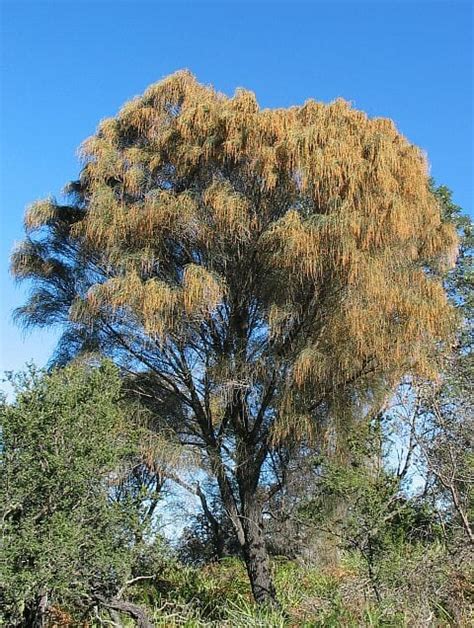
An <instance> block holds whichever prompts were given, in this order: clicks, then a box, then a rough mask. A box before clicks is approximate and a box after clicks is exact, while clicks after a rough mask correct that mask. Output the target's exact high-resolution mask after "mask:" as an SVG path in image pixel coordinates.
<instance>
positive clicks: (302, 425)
mask: <svg viewBox="0 0 474 628" xmlns="http://www.w3.org/2000/svg"><path fill="white" fill-rule="evenodd" d="M82 158H83V167H82V171H81V174H80V178H79V180H78V181H75V182H73V183H72V184H70V185H69V187H68V188H67V189H68V194H69V196H68V199H69V204H59V203H58V202H56V201H54V200H51V199H50V200H46V201H41V202H37V203H35V204H33V205H32V206H31V207H30V208H29V210H28V212H27V214H26V220H25V224H26V231H27V235H26V239H25V240H24V241H23V242H22V243H21V244H20V245H19V246H18V248H17V249H16V251H15V252H14V253H13V260H12V266H13V273H14V275H15V276H16V277H17V278H18V279H30V280H32V293H31V297H30V299H29V301H28V302H27V303H26V305H25V306H24V307H23V308H21V310H20V311H19V315H20V317H21V318H22V319H23V321H24V322H25V323H26V324H34V325H37V324H39V325H50V324H53V323H54V324H60V325H63V326H64V335H63V336H62V340H61V342H60V345H59V348H58V354H57V358H58V360H59V361H60V362H61V361H62V362H65V361H68V360H70V359H71V358H73V357H74V356H75V355H76V354H78V353H80V352H84V351H97V352H100V353H102V354H106V355H108V356H110V357H112V358H113V359H114V360H115V361H116V363H118V364H119V365H121V367H122V368H123V369H124V371H127V372H131V373H132V374H135V380H136V389H140V390H141V391H142V393H143V398H144V399H146V400H147V402H148V404H149V405H150V407H152V408H153V409H154V412H155V416H156V424H157V426H158V427H166V428H167V429H168V431H169V432H170V433H173V434H174V436H175V437H176V438H179V440H180V441H181V442H182V443H184V444H186V445H188V446H190V447H192V448H194V449H195V450H196V451H199V452H200V461H201V466H202V468H203V469H205V470H206V471H207V472H208V473H209V475H210V477H212V478H213V479H214V481H215V484H216V486H217V487H218V490H219V493H220V497H221V499H222V503H223V506H224V508H225V510H226V512H227V513H228V515H229V516H230V518H231V520H232V523H233V526H234V527H235V531H236V536H237V537H238V542H239V544H240V546H241V548H242V555H243V557H244V560H245V563H246V566H247V570H248V575H249V578H250V582H251V585H252V590H253V593H254V596H255V599H256V600H257V602H269V603H272V602H273V601H274V596H275V593H274V587H273V584H272V579H271V573H270V567H269V560H268V554H267V550H266V547H265V539H264V530H263V528H264V518H263V517H262V505H263V503H264V501H265V498H266V496H267V495H269V494H271V492H272V490H273V489H274V486H275V485H277V484H278V481H279V478H278V477H275V473H273V472H272V469H274V466H273V462H274V461H275V460H276V459H277V458H278V456H280V460H284V459H285V455H286V457H287V458H288V455H289V454H288V452H291V448H292V447H294V446H296V444H297V443H301V442H302V441H304V442H308V440H310V439H313V442H314V439H318V438H320V439H323V438H325V434H328V431H330V432H331V433H332V434H334V432H341V430H342V431H343V428H344V424H345V421H347V420H349V419H348V418H349V417H350V416H354V412H359V413H360V412H362V413H368V412H370V409H371V408H373V407H374V406H375V405H376V404H378V403H379V402H380V399H381V398H382V397H383V396H384V395H386V394H387V391H389V390H390V389H391V387H393V386H394V385H395V384H396V382H397V381H398V380H399V378H400V376H401V375H406V374H407V373H422V374H425V375H426V374H428V375H429V374H430V373H431V372H432V371H433V359H432V358H433V351H434V349H435V347H436V346H437V345H438V344H439V343H440V342H442V340H443V339H444V338H445V337H446V336H447V334H448V332H449V329H450V325H451V318H452V315H451V311H450V308H449V306H448V304H447V300H446V296H445V293H444V291H443V288H442V284H441V281H440V278H439V276H438V273H437V271H436V268H441V267H442V266H443V265H446V264H449V263H450V260H451V259H452V257H453V255H455V249H456V236H455V232H454V229H453V228H452V227H451V226H450V225H449V224H445V223H443V221H442V220H441V215H440V208H439V205H438V202H437V200H436V198H435V197H434V196H433V194H432V192H431V191H430V189H429V181H428V175H427V164H426V161H425V158H424V157H423V155H422V153H421V152H420V150H419V149H418V148H416V147H415V146H413V145H411V144H410V143H409V142H408V141H407V140H406V139H405V138H404V137H403V136H402V135H400V133H398V132H397V130H396V128H395V126H394V125H393V123H392V122H391V121H390V120H387V119H380V118H378V119H369V118H368V117H367V116H366V115H365V114H364V113H362V112H360V111H357V110H354V109H352V108H351V106H350V105H349V104H348V103H346V102H344V101H343V100H336V101H335V102H332V103H331V104H329V105H325V104H322V103H318V102H315V101H313V100H309V101H307V102H306V103H305V104H304V105H303V106H295V107H290V108H288V109H273V110H272V109H260V108H259V106H258V104H257V102H256V99H255V96H254V95H253V93H251V92H249V91H245V90H243V89H239V90H237V91H236V93H235V95H234V96H233V97H232V98H229V97H227V96H225V95H223V94H220V93H218V92H216V91H215V90H214V89H212V88H210V87H208V86H203V85H201V84H199V83H198V82H197V81H196V80H195V78H194V77H193V76H192V75H191V74H190V73H188V72H185V71H183V72H178V73H177V74H174V75H172V76H170V77H168V78H166V79H165V80H163V81H161V82H159V83H157V84H155V85H152V86H151V87H150V88H148V89H147V91H146V92H145V93H144V94H143V96H141V97H138V98H135V99H134V100H132V101H130V102H128V103H127V104H126V105H125V106H124V107H123V109H122V110H121V111H120V112H119V114H118V115H117V116H116V117H115V118H111V119H107V120H104V121H103V122H102V123H101V124H100V125H99V128H98V130H97V133H96V134H95V135H94V136H93V137H91V138H90V139H88V140H87V141H86V142H85V143H84V145H83V147H82ZM433 269H435V270H433ZM280 468H281V467H280ZM211 517H212V514H211ZM216 523H217V522H216Z"/></svg>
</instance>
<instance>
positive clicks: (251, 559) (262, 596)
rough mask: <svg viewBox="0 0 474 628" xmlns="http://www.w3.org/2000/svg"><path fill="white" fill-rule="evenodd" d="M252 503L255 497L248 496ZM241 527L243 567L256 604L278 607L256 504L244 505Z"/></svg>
mask: <svg viewBox="0 0 474 628" xmlns="http://www.w3.org/2000/svg"><path fill="white" fill-rule="evenodd" d="M250 499H251V500H252V502H254V501H255V496H250ZM243 511H244V515H243V517H242V527H243V530H244V537H245V541H244V544H243V547H242V552H243V555H244V560H245V565H246V567H247V573H248V576H249V580H250V584H251V587H252V593H253V597H254V598H255V601H256V602H257V604H265V605H267V606H271V607H278V602H277V599H276V591H275V587H274V585H273V580H272V574H271V569H270V559H269V556H268V551H267V547H266V544H265V537H264V534H263V528H262V514H261V509H260V506H259V505H258V504H255V503H251V504H248V503H247V504H244V508H243Z"/></svg>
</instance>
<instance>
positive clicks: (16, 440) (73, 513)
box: [0, 363, 160, 626]
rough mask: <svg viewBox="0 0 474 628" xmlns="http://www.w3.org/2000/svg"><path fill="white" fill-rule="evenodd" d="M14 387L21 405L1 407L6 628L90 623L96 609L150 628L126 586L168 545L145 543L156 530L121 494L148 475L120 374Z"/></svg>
mask: <svg viewBox="0 0 474 628" xmlns="http://www.w3.org/2000/svg"><path fill="white" fill-rule="evenodd" d="M11 380H12V382H13V384H14V386H15V392H16V399H15V401H14V402H13V403H6V402H5V401H4V402H3V403H2V405H1V407H0V426H1V441H0V442H1V446H0V451H1V457H0V509H1V521H2V526H1V533H2V540H1V548H2V561H1V566H0V599H1V602H2V604H1V608H2V613H1V615H2V616H3V619H4V621H5V622H6V624H8V625H9V626H44V625H49V623H50V622H48V619H49V620H51V621H52V622H53V623H54V617H55V616H56V619H57V620H58V619H59V618H60V616H62V618H63V620H65V619H66V618H67V617H68V615H69V617H71V615H72V616H75V617H76V618H78V617H81V616H82V617H83V618H84V620H85V619H86V618H88V617H91V616H92V612H93V608H94V607H97V608H100V609H103V610H105V609H108V610H109V611H110V612H112V613H113V612H114V611H117V612H120V611H121V612H125V613H127V614H129V615H132V616H133V617H134V618H135V619H136V620H137V622H138V623H137V625H139V626H151V624H150V622H148V621H147V620H146V615H145V613H144V611H142V609H141V608H139V607H137V606H136V605H134V604H133V603H130V602H128V601H126V600H125V599H123V597H122V596H123V594H124V593H125V591H126V588H127V585H128V584H130V583H133V582H135V581H138V580H141V579H142V578H143V577H144V576H146V577H151V575H150V573H149V572H146V571H145V572H143V571H142V568H143V566H144V563H145V560H148V561H150V560H151V558H152V556H153V553H154V552H156V550H157V549H158V548H159V547H160V545H159V543H156V544H153V543H152V544H150V543H148V544H147V543H145V542H144V541H143V540H142V536H143V534H147V535H148V538H149V539H150V538H153V537H152V536H151V535H152V534H153V525H152V521H150V520H146V521H145V520H144V519H143V517H141V516H140V514H141V513H140V509H139V508H137V507H136V501H135V500H134V499H132V498H133V492H132V493H130V491H129V492H128V494H124V490H123V485H124V484H126V482H127V478H128V476H129V474H130V473H131V472H132V470H133V469H135V468H137V467H139V466H140V464H139V460H140V444H139V442H137V439H135V438H134V437H133V431H132V430H131V429H130V428H131V425H130V424H129V423H128V422H127V420H126V408H125V407H124V406H123V404H122V402H121V396H122V394H121V392H120V390H121V381H120V378H119V377H118V372H117V369H116V367H114V366H113V365H111V364H106V363H104V364H103V365H101V366H100V367H97V368H84V367H81V366H77V365H75V366H70V367H67V368H66V369H63V370H62V371H57V372H52V373H51V374H45V373H42V372H38V371H35V370H30V371H29V372H26V373H23V374H20V375H18V376H12V378H11ZM127 414H128V416H127V419H129V416H130V408H129V409H128V412H127ZM118 492H120V493H121V499H117V493H118ZM148 496H149V494H147V493H142V495H141V501H142V502H147V497H148ZM137 570H138V571H137ZM71 621H72V619H71ZM75 625H80V624H79V622H77V623H75Z"/></svg>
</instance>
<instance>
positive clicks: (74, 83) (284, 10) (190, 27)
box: [0, 0, 473, 371]
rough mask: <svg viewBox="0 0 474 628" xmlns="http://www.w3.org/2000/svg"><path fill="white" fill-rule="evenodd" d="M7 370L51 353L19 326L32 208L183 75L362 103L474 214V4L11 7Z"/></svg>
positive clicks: (50, 341)
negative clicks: (98, 132) (129, 110)
mask: <svg viewBox="0 0 474 628" xmlns="http://www.w3.org/2000/svg"><path fill="white" fill-rule="evenodd" d="M1 11H2V14H1V48H2V50H1V53H2V59H1V108H2V110H1V118H2V122H1V172H2V178H1V192H0V211H1V223H0V228H1V249H0V282H1V284H0V290H1V311H0V323H1V329H0V340H1V344H0V358H1V359H0V371H3V370H4V369H17V368H19V367H21V366H22V365H23V364H24V362H25V361H26V360H28V359H31V358H34V359H35V360H36V362H37V363H38V364H40V365H42V364H44V363H45V362H46V361H47V359H48V358H49V356H50V354H51V351H52V348H53V346H54V338H55V335H54V333H51V332H33V333H30V334H28V335H27V336H26V337H25V336H24V335H23V333H22V332H21V331H20V330H19V329H18V328H16V327H15V326H14V325H13V323H12V321H11V311H12V309H13V308H14V307H16V306H17V305H19V304H20V303H21V302H22V301H23V298H24V289H23V288H18V287H16V286H14V284H13V282H12V281H11V279H10V277H9V275H8V256H9V252H10V251H11V248H12V245H13V243H14V242H15V241H18V240H19V239H21V237H22V216H23V212H24V208H25V206H26V205H27V204H28V203H30V202H31V201H33V200H35V199H38V198H42V197H45V196H47V195H50V194H53V195H54V194H56V195H57V194H59V192H60V190H61V189H62V187H63V185H64V184H65V183H66V182H67V181H68V180H70V179H73V178H76V177H77V174H78V170H79V165H78V161H77V158H76V149H77V147H78V145H79V144H80V143H81V141H82V140H83V139H85V138H86V137H87V136H88V135H90V134H91V133H93V131H94V129H95V127H96V124H97V122H98V121H99V120H100V119H101V118H103V117H106V116H110V115H113V114H114V113H115V112H116V111H117V110H118V108H119V107H120V106H121V105H122V104H123V103H124V102H125V101H126V100H127V99H129V98H130V97H132V96H134V95H136V94H139V93H141V92H142V91H143V90H144V89H145V88H146V87H147V85H149V84H150V83H152V82H154V81H157V80H159V79H160V78H162V77H163V76H165V75H167V74H169V73H170V72H173V71H175V70H177V69H180V68H189V69H190V70H191V71H192V72H193V73H194V74H196V76H197V77H198V79H199V80H200V81H202V82H205V83H212V84H213V85H214V86H215V87H216V88H217V89H219V90H221V91H223V92H225V93H228V94H231V93H233V91H234V89H235V88H236V87H238V86H243V87H247V88H250V89H252V90H254V91H255V93H256V94H257V98H258V100H259V102H260V104H261V105H262V106H264V107H276V106H287V105H291V104H297V103H302V102H303V101H304V100H305V99H307V98H309V97H313V98H316V99H317V100H321V101H324V102H328V101H330V100H332V99H334V98H336V97H338V96H342V97H344V98H346V99H348V100H351V101H352V102H353V103H354V105H355V106H356V107H357V108H360V109H363V110H365V111H366V112H367V113H369V114H370V115H374V116H388V117H390V118H393V120H395V122H396V124H397V126H398V128H399V129H400V130H401V132H402V133H404V134H405V135H406V136H407V137H408V138H409V139H410V140H411V141H412V142H414V143H416V144H418V145H419V146H421V147H422V148H423V149H424V150H426V152H427V153H428V157H429V161H430V163H431V168H432V174H433V176H434V177H435V178H436V179H437V181H438V182H439V183H445V184H446V185H448V186H449V187H450V188H451V189H452V190H453V191H454V198H455V201H456V202H457V203H459V204H460V205H462V206H463V207H464V208H465V209H466V210H467V211H471V210H472V157H473V150H472V148H473V144H472V130H473V129H472V104H473V103H472V26H473V25H472V4H471V3H470V2H465V3H462V2H456V1H455V0H451V1H449V2H439V1H436V0H433V1H431V2H430V1H428V0H425V1H421V2H410V1H408V0H407V1H403V0H398V1H397V2H384V1H383V0H379V1H378V2H364V1H358V0H354V1H353V2H344V3H343V2H337V1H332V2H319V1H316V0H314V1H312V2H311V1H308V2H305V3H300V2H297V1H290V0H287V1H286V2H277V1H273V2H270V1H267V2H265V1H258V0H254V1H253V2H251V1H250V0H249V1H244V0H241V1H240V2H236V3H233V2H226V1H225V0H222V1H221V2H208V3H205V2H200V1H198V0H195V1H194V2H189V3H185V2H179V1H175V2H162V1H159V0H157V1H155V2H151V1H150V2H142V1H140V0H136V1H133V2H132V1H131V0H129V1H128V2H125V1H122V2H121V1H120V0H114V1H112V0H111V1H109V2H97V1H96V2H85V1H83V2H81V1H72V0H71V1H68V0H63V1H62V2H49V3H46V2H41V1H36V2H33V1H30V2H21V1H20V0H16V1H14V2H1Z"/></svg>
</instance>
